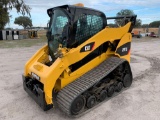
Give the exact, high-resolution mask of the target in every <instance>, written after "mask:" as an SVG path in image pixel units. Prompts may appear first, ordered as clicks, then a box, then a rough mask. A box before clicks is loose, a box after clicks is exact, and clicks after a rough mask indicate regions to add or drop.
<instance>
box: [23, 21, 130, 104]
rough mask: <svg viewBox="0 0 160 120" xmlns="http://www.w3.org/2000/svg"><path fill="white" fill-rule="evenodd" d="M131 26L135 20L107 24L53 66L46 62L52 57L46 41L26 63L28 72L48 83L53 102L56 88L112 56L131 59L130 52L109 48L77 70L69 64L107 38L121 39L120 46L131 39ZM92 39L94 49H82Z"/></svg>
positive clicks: (48, 100)
mask: <svg viewBox="0 0 160 120" xmlns="http://www.w3.org/2000/svg"><path fill="white" fill-rule="evenodd" d="M130 26H131V23H130V22H129V23H128V24H126V25H125V26H123V27H120V28H108V27H106V28H105V29H103V30H102V31H100V32H99V33H97V34H96V35H94V36H93V37H92V38H90V39H88V40H86V41H85V42H84V43H82V44H81V45H79V46H78V47H77V48H72V49H70V50H69V52H67V53H66V54H64V56H63V57H62V58H57V59H56V61H55V62H54V63H53V64H52V65H51V66H47V65H45V63H46V62H48V61H49V57H48V46H47V45H45V46H44V47H42V48H41V49H40V50H38V52H36V54H35V55H33V57H32V58H31V59H30V60H29V61H28V62H27V63H26V65H25V72H24V75H25V76H30V75H31V72H33V73H35V74H37V75H38V76H39V77H40V82H41V83H42V84H43V85H44V92H45V100H46V103H47V104H52V103H53V101H52V90H56V91H59V90H60V89H62V88H63V87H65V86H66V85H68V84H69V83H71V82H73V81H74V80H76V79H77V78H78V77H80V76H81V75H83V74H84V73H86V72H88V71H89V70H91V69H93V68H94V67H96V66H97V65H99V64H100V63H101V62H103V61H104V60H105V59H107V58H108V57H110V56H117V57H120V58H124V59H126V60H128V61H129V62H130V54H128V55H125V56H123V57H121V56H120V55H119V54H117V53H115V52H113V51H111V50H110V49H108V50H107V51H106V53H103V54H101V55H100V56H98V57H96V58H94V59H93V60H91V61H90V62H88V63H87V64H85V65H83V66H82V67H80V68H79V69H77V70H76V71H74V72H71V71H70V68H69V66H70V65H72V64H74V63H76V62H78V61H80V60H82V59H83V58H84V57H85V56H87V55H88V54H89V53H91V52H92V51H93V50H95V49H96V48H97V47H99V46H100V45H101V44H103V43H104V42H106V41H110V42H113V41H114V40H117V39H120V42H119V44H118V47H120V46H122V45H123V44H125V43H127V42H130V41H131V34H130V33H128V31H129V28H130ZM91 42H95V45H94V49H93V50H92V51H88V52H80V50H81V48H82V47H83V46H85V45H87V44H88V43H91ZM118 47H117V48H118Z"/></svg>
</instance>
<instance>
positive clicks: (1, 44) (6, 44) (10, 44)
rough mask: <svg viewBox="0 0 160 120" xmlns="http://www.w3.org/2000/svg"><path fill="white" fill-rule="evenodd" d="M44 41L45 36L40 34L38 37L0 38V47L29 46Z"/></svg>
mask: <svg viewBox="0 0 160 120" xmlns="http://www.w3.org/2000/svg"><path fill="white" fill-rule="evenodd" d="M46 43H47V38H46V36H41V37H40V38H38V39H24V40H0V48H16V47H31V46H37V45H45V44H46Z"/></svg>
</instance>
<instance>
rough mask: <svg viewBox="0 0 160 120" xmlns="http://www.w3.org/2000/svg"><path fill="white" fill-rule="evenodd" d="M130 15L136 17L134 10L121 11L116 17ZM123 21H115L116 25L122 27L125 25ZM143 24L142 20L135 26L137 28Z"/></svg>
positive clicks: (137, 20) (137, 21)
mask: <svg viewBox="0 0 160 120" xmlns="http://www.w3.org/2000/svg"><path fill="white" fill-rule="evenodd" d="M130 15H135V14H134V12H133V10H129V9H122V10H121V11H119V12H118V13H117V14H116V16H130ZM123 21H124V20H122V19H117V20H115V23H116V24H117V25H121V24H123ZM141 24H142V20H141V19H136V24H135V27H140V26H141Z"/></svg>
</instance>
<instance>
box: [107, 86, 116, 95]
mask: <svg viewBox="0 0 160 120" xmlns="http://www.w3.org/2000/svg"><path fill="white" fill-rule="evenodd" d="M113 94H114V86H113V85H111V86H109V88H108V90H107V96H108V97H111V96H112V95H113Z"/></svg>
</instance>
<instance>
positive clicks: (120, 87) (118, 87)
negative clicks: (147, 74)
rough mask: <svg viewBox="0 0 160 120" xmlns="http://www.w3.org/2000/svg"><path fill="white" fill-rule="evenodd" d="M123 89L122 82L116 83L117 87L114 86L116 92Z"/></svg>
mask: <svg viewBox="0 0 160 120" xmlns="http://www.w3.org/2000/svg"><path fill="white" fill-rule="evenodd" d="M122 88H123V83H122V82H118V84H117V86H116V92H120V91H121V90H122Z"/></svg>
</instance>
